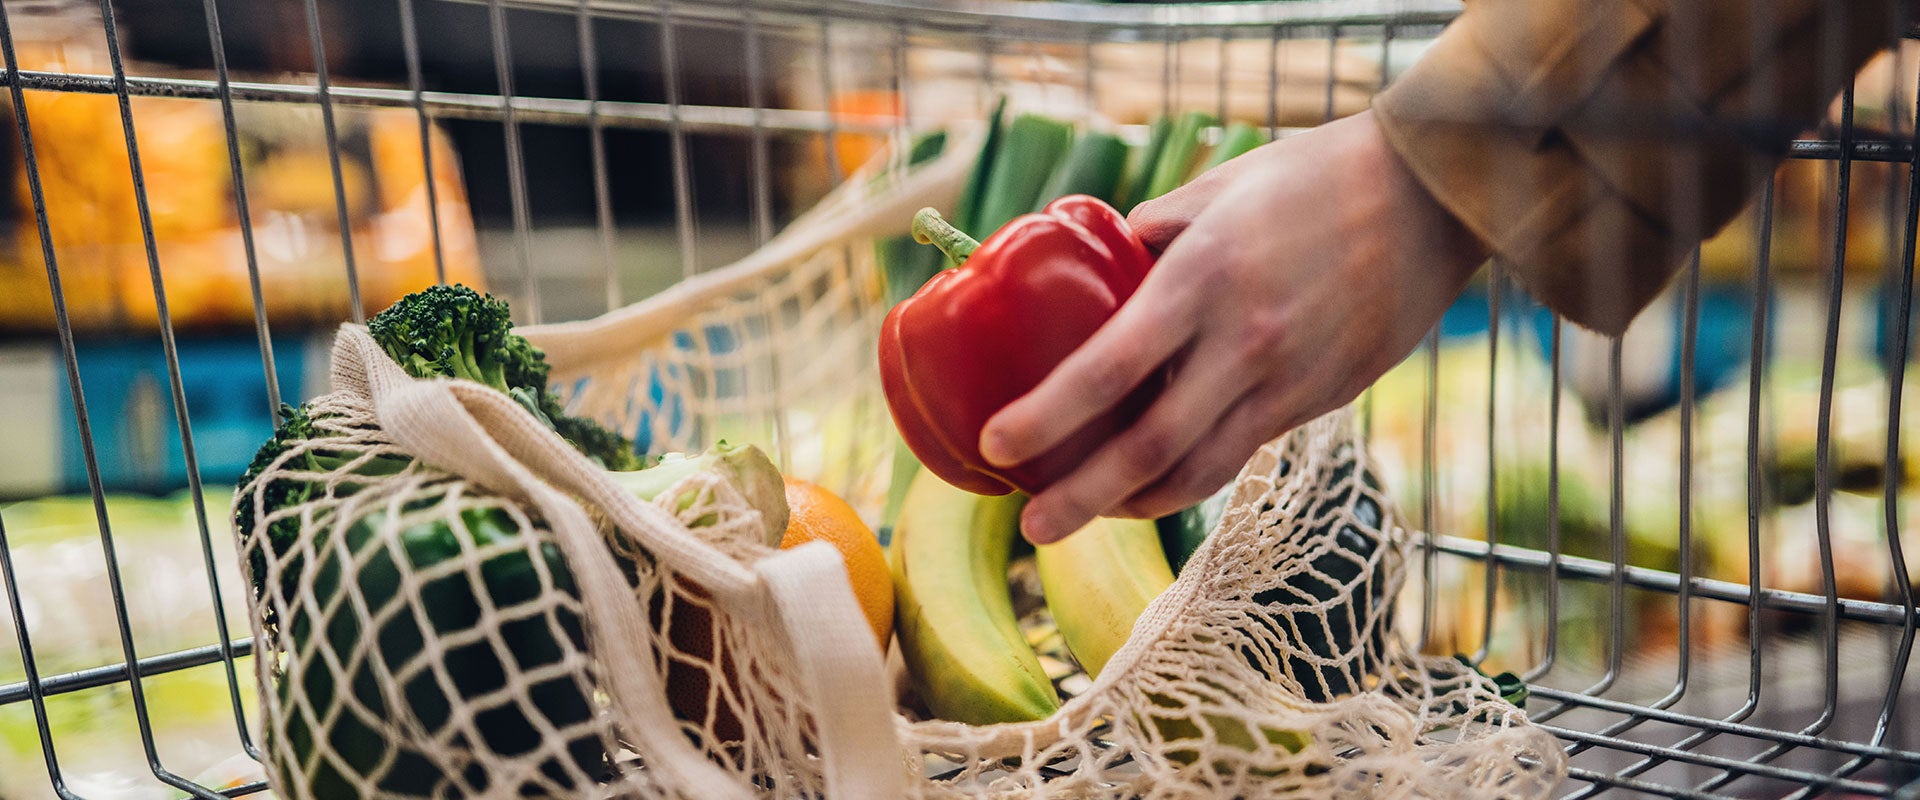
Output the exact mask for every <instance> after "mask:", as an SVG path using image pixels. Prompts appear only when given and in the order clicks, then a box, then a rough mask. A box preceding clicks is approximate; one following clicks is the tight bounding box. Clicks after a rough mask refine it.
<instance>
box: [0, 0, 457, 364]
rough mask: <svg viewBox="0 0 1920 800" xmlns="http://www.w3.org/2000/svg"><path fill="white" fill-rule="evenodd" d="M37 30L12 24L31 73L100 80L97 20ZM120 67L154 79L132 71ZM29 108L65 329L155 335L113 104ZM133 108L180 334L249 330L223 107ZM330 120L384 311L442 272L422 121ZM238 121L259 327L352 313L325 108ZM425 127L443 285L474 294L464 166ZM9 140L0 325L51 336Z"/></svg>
mask: <svg viewBox="0 0 1920 800" xmlns="http://www.w3.org/2000/svg"><path fill="white" fill-rule="evenodd" d="M41 23H42V24H40V25H37V26H34V27H32V28H28V29H23V31H22V32H21V36H22V37H23V38H22V39H21V41H20V42H19V46H18V47H19V59H20V62H21V67H22V68H23V69H26V70H37V71H47V72H68V73H74V74H94V75H98V74H105V73H108V72H109V71H110V69H109V65H108V63H107V61H106V54H105V50H104V48H103V47H102V46H101V45H102V44H103V43H102V42H95V41H92V39H94V38H98V37H99V34H98V28H97V27H93V28H89V27H88V26H85V25H70V26H65V27H62V26H60V25H58V24H55V23H53V22H52V21H46V20H42V21H41ZM93 24H94V25H97V24H98V23H97V22H96V23H93ZM128 72H130V73H138V74H146V75H151V74H156V73H161V72H163V70H161V69H160V68H156V67H154V66H152V65H129V67H128ZM282 80H283V81H286V80H288V79H284V78H283V79H282ZM295 80H297V79H295ZM25 103H26V112H27V118H28V123H29V124H30V125H31V127H32V133H33V144H34V150H35V153H34V155H35V159H34V162H35V163H36V164H37V165H38V167H39V178H40V186H41V192H42V196H43V198H44V201H45V204H46V222H47V227H48V230H49V231H50V233H51V236H52V240H53V241H52V244H53V251H54V255H55V257H56V258H57V260H58V264H59V267H60V278H61V289H62V290H63V292H64V294H65V299H66V307H67V314H68V317H69V319H70V320H71V322H72V323H73V325H74V327H75V328H76V329H78V330H81V331H104V332H113V331H129V330H132V331H138V330H151V329H153V328H154V327H155V325H156V324H157V320H158V311H157V304H156V301H155V292H154V286H153V275H152V272H153V270H152V267H151V264H150V262H149V260H148V257H147V250H146V239H145V236H144V235H143V230H142V225H141V220H140V215H139V210H138V206H137V203H136V200H137V196H136V194H135V191H134V189H135V187H134V184H133V180H132V168H131V163H130V160H129V158H128V154H127V147H126V140H125V138H124V132H123V130H122V125H121V117H120V110H119V103H118V100H117V98H115V97H113V96H112V95H98V94H80V93H68V92H48V91H29V92H26V93H25ZM131 109H132V118H133V126H134V130H135V136H136V141H137V143H138V146H139V155H140V166H141V172H142V174H143V175H144V178H145V181H144V188H145V191H146V200H147V204H148V211H149V214H150V218H151V222H152V234H153V244H154V248H155V251H156V253H157V255H158V261H159V265H160V270H159V271H160V277H161V278H162V280H163V285H164V287H165V291H166V299H167V304H168V308H169V311H170V314H171V317H172V320H173V324H174V325H175V326H176V327H180V328H189V329H192V328H202V329H205V328H233V327H241V326H249V325H252V324H253V289H252V284H251V280H250V277H249V270H248V260H247V253H246V249H245V246H244V240H243V238H242V231H241V227H240V222H241V221H240V219H239V211H238V208H239V204H238V203H237V202H236V199H235V196H234V185H233V177H232V171H231V161H230V159H229V155H228V147H227V137H226V131H225V126H224V121H223V117H222V112H221V108H220V104H219V103H218V102H217V101H212V100H198V99H181V98H162V97H135V98H133V99H132V101H131ZM335 115H336V122H337V126H338V139H337V141H338V143H339V148H338V149H339V163H340V173H341V174H340V184H341V187H340V189H341V190H340V191H339V193H338V195H339V196H342V197H344V199H345V206H346V220H345V222H344V224H345V225H346V226H347V229H348V231H350V234H351V240H352V248H353V252H352V255H353V260H354V263H355V267H356V270H355V271H356V272H357V277H358V283H359V289H360V296H361V304H362V306H363V308H368V309H378V308H381V307H384V306H386V305H388V304H390V303H392V302H393V301H395V300H397V299H399V298H400V296H402V295H404V294H406V293H407V292H409V291H413V290H416V289H419V288H421V287H423V286H426V285H430V284H432V283H434V282H435V280H436V278H437V273H436V263H435V258H434V240H433V226H432V220H431V218H430V217H429V212H430V208H429V205H428V202H427V194H428V193H427V180H428V176H427V174H426V166H425V161H424V159H423V157H422V153H421V138H420V128H419V120H418V118H417V117H416V116H415V115H414V112H412V111H411V110H407V109H359V108H346V107H339V108H336V110H335ZM5 116H6V118H7V119H8V120H11V119H12V115H11V114H7V115H5ZM234 117H235V124H236V127H237V130H238V135H239V138H240V153H241V169H242V174H243V175H244V176H245V181H246V189H247V200H248V212H249V213H248V217H249V221H250V223H251V227H252V233H253V237H254V249H255V254H254V255H255V259H254V260H255V263H256V264H257V265H258V269H259V275H260V284H261V286H260V288H261V294H262V298H263V300H264V301H265V307H266V310H267V314H268V317H269V319H270V320H271V321H272V322H273V323H274V324H275V325H276V326H282V325H294V326H304V325H318V326H325V325H330V324H333V323H335V322H338V321H341V320H343V319H346V318H347V317H348V316H349V315H350V314H351V311H352V305H351V294H350V292H349V281H348V272H347V267H346V264H347V259H346V253H345V252H344V251H343V248H342V243H341V236H340V230H341V225H342V220H341V216H340V210H339V206H338V204H337V202H336V190H335V186H334V177H333V171H332V163H331V159H330V158H329V155H328V149H327V142H326V138H325V134H324V129H323V127H322V120H321V117H320V110H319V108H318V107H317V106H307V105H290V104H266V103H237V104H236V105H235V113H234ZM8 127H9V128H11V127H12V125H8ZM429 133H430V146H431V148H432V150H433V173H434V174H433V176H432V180H433V189H434V194H435V196H436V197H435V199H436V200H437V201H438V209H437V211H438V215H439V224H440V239H441V241H440V245H441V248H442V257H443V261H444V265H445V269H446V279H447V280H448V281H457V282H462V283H466V284H469V285H481V284H482V283H483V282H482V279H481V273H480V263H479V256H478V251H477V248H476V244H475V235H474V231H473V222H472V215H471V213H470V211H469V208H468V205H467V198H466V190H465V186H464V184H463V182H462V180H461V176H460V169H459V162H458V157H457V155H456V154H455V152H454V150H453V147H452V145H451V143H450V142H449V141H448V139H447V137H446V136H445V134H444V133H443V132H442V131H440V130H439V129H438V128H433V129H430V132H429ZM4 146H5V147H6V149H8V150H11V151H12V158H10V159H9V160H10V161H11V162H12V164H11V167H10V168H11V170H12V172H13V174H12V175H11V176H10V181H11V184H12V193H13V196H14V201H15V208H16V213H15V215H14V219H13V220H12V222H13V226H12V227H13V231H12V246H11V247H5V246H0V330H13V331H44V330H50V329H52V328H53V326H54V311H53V302H52V297H51V292H50V288H49V285H48V280H47V275H46V265H45V263H44V258H43V255H42V245H41V242H40V237H39V235H38V231H37V228H36V226H35V224H34V216H33V208H34V201H33V197H32V192H31V188H30V186H29V182H28V175H27V171H26V169H25V162H24V159H22V158H21V157H20V152H19V136H18V132H17V131H12V130H10V131H8V133H7V135H6V136H5V137H4Z"/></svg>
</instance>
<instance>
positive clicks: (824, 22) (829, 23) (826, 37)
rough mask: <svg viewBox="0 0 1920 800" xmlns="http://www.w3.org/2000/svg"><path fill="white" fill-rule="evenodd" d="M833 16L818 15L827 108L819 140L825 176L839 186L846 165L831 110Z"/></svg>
mask: <svg viewBox="0 0 1920 800" xmlns="http://www.w3.org/2000/svg"><path fill="white" fill-rule="evenodd" d="M834 92H835V89H834V85H833V16H832V15H830V14H822V15H820V95H821V96H822V97H824V98H826V99H825V101H824V102H825V103H826V110H827V125H826V130H824V131H822V132H821V133H820V139H821V141H823V142H825V143H826V148H825V149H826V152H827V177H828V178H830V179H832V182H833V185H835V186H839V185H840V182H841V181H844V180H846V179H847V165H845V164H842V163H840V119H839V115H838V114H835V113H834V111H833V97H834Z"/></svg>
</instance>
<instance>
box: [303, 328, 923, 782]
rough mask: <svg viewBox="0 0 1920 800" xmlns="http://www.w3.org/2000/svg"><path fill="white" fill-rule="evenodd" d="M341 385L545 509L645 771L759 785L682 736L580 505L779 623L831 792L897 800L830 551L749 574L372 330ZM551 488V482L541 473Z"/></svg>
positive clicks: (343, 360)
mask: <svg viewBox="0 0 1920 800" xmlns="http://www.w3.org/2000/svg"><path fill="white" fill-rule="evenodd" d="M333 380H334V386H335V389H336V390H348V391H360V392H364V393H366V394H367V395H368V396H370V397H371V398H372V399H373V402H374V407H375V412H376V414H377V416H378V418H379V420H380V425H381V428H382V429H383V430H384V431H385V432H386V433H387V434H388V436H389V437H390V438H392V440H393V441H394V443H395V444H398V445H399V446H401V447H402V448H405V449H406V450H407V451H408V452H410V453H412V454H413V455H415V456H416V457H418V458H420V459H421V460H424V461H426V462H428V463H431V464H433V465H435V466H436V467H440V468H442V469H445V470H447V471H449V472H453V473H455V474H458V475H460V476H462V477H464V478H466V479H468V480H471V481H473V482H474V483H476V484H479V485H481V486H483V487H486V488H487V489H489V490H492V491H495V492H499V493H501V494H503V495H505V496H508V497H513V498H516V499H521V500H524V501H526V502H528V503H530V504H532V505H533V506H534V507H535V508H536V509H538V510H539V511H540V513H541V515H542V516H543V518H544V519H545V520H546V521H547V524H548V526H549V527H550V528H551V530H552V533H553V536H554V543H555V545H556V546H557V547H559V549H560V551H561V554H562V555H563V556H564V557H565V558H566V561H567V565H568V567H569V568H570V569H571V570H573V572H574V578H575V581H576V583H577V584H578V586H579V589H580V593H581V599H582V605H583V609H584V613H583V616H584V620H585V623H586V628H587V634H588V638H589V641H590V642H591V643H592V649H593V652H594V655H595V660H596V661H598V662H599V663H601V664H602V665H604V666H605V669H604V670H603V672H604V674H605V675H606V676H607V684H608V685H607V686H606V690H607V693H608V695H609V696H610V697H611V698H612V701H613V705H614V708H615V711H616V712H617V713H618V714H619V716H620V719H621V720H622V721H623V722H624V723H626V724H624V725H623V726H622V728H623V731H624V733H625V734H626V735H628V736H630V737H633V738H634V739H635V744H636V745H638V746H639V748H640V749H641V751H642V752H645V753H647V754H649V755H650V756H654V757H651V758H649V759H648V766H647V768H648V769H650V770H658V771H659V773H660V776H661V777H662V778H664V779H666V781H665V782H667V783H669V784H672V785H677V786H679V787H682V788H684V789H686V790H688V793H689V794H690V795H691V796H701V797H726V798H747V797H751V796H752V794H753V791H752V787H751V786H749V785H747V784H746V783H745V782H743V781H742V780H741V779H739V778H738V777H737V776H735V775H733V774H731V773H729V772H727V771H726V770H723V769H722V768H721V767H720V766H719V765H717V764H715V763H713V762H712V761H710V760H708V759H707V757H706V755H705V754H704V753H702V752H701V751H700V750H699V749H697V748H695V747H694V746H693V744H692V742H691V741H689V740H688V739H687V738H686V737H685V736H682V735H681V734H680V728H679V724H678V723H677V722H676V720H675V719H674V717H673V713H672V711H671V710H670V709H669V707H668V705H667V703H666V700H665V698H666V687H665V686H664V685H663V684H662V682H661V679H660V678H661V676H660V675H659V674H658V673H657V672H655V671H654V669H653V668H652V665H653V663H654V657H653V653H652V649H651V641H652V639H651V636H652V630H651V626H650V624H649V623H648V620H647V618H646V614H645V613H644V611H643V610H642V609H641V607H640V605H639V604H638V603H636V602H634V598H633V594H632V589H631V588H630V587H629V585H628V584H627V581H626V579H625V578H624V577H623V576H622V575H621V573H620V568H619V567H618V565H617V564H616V562H615V561H614V559H613V555H612V553H611V552H610V551H609V550H608V548H607V545H606V543H605V541H604V540H603V538H602V535H601V532H600V529H599V527H598V526H597V525H595V524H594V523H593V521H592V520H591V519H589V518H588V516H587V514H586V512H585V511H584V510H583V509H582V508H581V506H580V503H579V502H578V501H576V500H575V499H574V498H573V497H570V496H568V494H566V493H564V492H562V491H561V490H562V489H564V490H567V491H570V492H572V493H573V494H574V495H576V496H578V497H580V498H582V499H584V500H585V501H586V502H589V503H592V504H593V505H594V506H595V507H596V508H597V509H598V510H600V511H601V512H603V513H604V514H606V516H607V517H608V518H609V519H611V520H612V521H613V523H614V526H615V530H616V535H620V536H625V537H628V538H630V539H631V540H633V541H634V542H635V543H636V544H638V545H639V546H640V547H642V548H644V549H645V550H646V551H647V552H649V553H651V554H652V555H653V556H654V557H655V558H657V559H658V560H659V561H660V562H661V563H662V564H663V565H665V566H666V567H667V568H669V569H672V570H674V571H676V572H678V573H680V574H681V575H683V576H685V577H686V578H688V579H689V580H692V581H695V582H697V583H699V584H700V585H701V587H702V588H703V589H705V590H707V591H708V592H709V593H710V594H711V595H712V596H713V598H714V600H715V602H716V603H718V604H719V605H721V606H723V607H725V608H727V609H728V610H729V611H730V612H733V613H737V614H741V615H742V616H744V617H746V618H747V619H748V620H749V621H750V622H752V623H754V624H757V625H762V626H766V627H773V628H776V629H779V630H781V631H782V632H783V633H784V634H785V635H786V644H787V647H788V651H789V653H790V655H791V657H792V663H793V664H794V666H795V667H796V671H797V673H798V675H797V677H798V678H799V681H800V684H801V689H802V690H803V691H805V692H806V694H807V696H808V697H809V698H810V699H811V700H812V701H813V702H812V703H811V706H812V708H811V709H810V710H811V711H812V714H811V717H812V719H813V721H814V724H815V726H816V727H817V734H818V735H817V737H816V741H817V744H818V747H819V750H820V758H821V761H822V764H823V766H824V771H825V775H826V779H827V786H828V790H829V792H828V793H829V795H830V796H832V797H850V798H897V797H901V796H903V795H904V793H905V775H904V774H903V771H902V770H900V769H896V768H894V765H896V764H898V763H899V762H900V753H901V751H900V747H899V742H898V739H897V736H896V733H895V730H894V725H893V715H892V710H891V707H890V705H888V703H889V701H890V698H889V697H888V696H887V695H886V693H885V692H882V691H879V690H877V689H876V687H884V686H886V685H887V683H886V680H885V672H884V669H883V666H882V661H881V657H880V651H879V646H878V644H877V643H875V642H874V639H873V635H872V632H871V631H869V630H868V629H867V627H866V623H865V616H864V615H863V614H862V613H861V611H860V607H859V605H858V603H857V602H856V601H855V600H854V598H853V594H852V590H851V588H850V587H849V586H848V583H847V578H846V570H845V567H844V566H843V565H842V564H841V561H840V557H839V554H838V552H837V551H835V550H834V549H833V548H832V547H831V546H830V545H827V544H825V543H822V542H815V543H812V544H810V545H807V546H804V547H797V548H794V549H792V550H787V551H781V552H779V553H776V554H774V555H771V556H768V557H766V558H763V559H760V560H759V561H757V562H755V563H754V564H753V565H751V566H750V567H749V566H744V565H741V564H740V563H739V562H737V561H735V560H733V559H732V558H730V557H728V556H726V555H724V554H722V553H720V552H719V551H717V550H715V549H713V548H712V547H711V546H709V545H707V544H705V543H704V542H701V541H699V540H698V539H697V538H696V537H694V536H692V535H691V534H689V533H688V532H687V531H686V528H685V527H684V526H683V525H681V523H680V521H679V520H678V519H676V518H674V517H673V516H672V515H670V514H668V513H667V512H666V511H665V510H663V509H661V508H659V507H657V506H655V505H653V504H652V503H647V502H643V501H641V500H640V499H639V498H637V497H635V496H633V495H631V494H628V493H627V492H625V491H622V490H621V489H620V488H619V487H618V486H616V485H615V484H614V483H613V481H612V480H611V478H609V477H608V476H607V475H606V473H605V472H604V471H603V470H601V469H600V468H599V467H597V466H595V465H594V464H593V463H592V462H591V461H588V460H587V458H586V457H585V456H583V455H581V454H580V453H579V452H577V451H575V450H574V449H573V448H572V447H571V446H570V445H568V444H567V443H566V442H565V441H563V440H562V439H560V437H559V436H558V435H557V434H555V433H554V432H553V431H551V430H549V429H547V428H546V427H545V426H543V425H541V424H540V423H539V422H538V421H536V420H535V419H534V418H533V416H532V415H531V414H529V413H528V412H527V410H526V409H524V408H522V407H521V406H520V405H519V404H518V403H515V402H514V401H513V400H512V399H511V398H508V397H507V396H505V395H503V394H501V393H499V392H497V391H494V390H493V389H491V388H488V387H484V386H481V385H479V384H474V383H471V382H467V381H454V380H447V379H434V380H421V379H417V378H414V377H412V376H409V375H407V374H406V373H405V372H404V371H402V370H401V369H400V367H399V365H397V364H394V363H393V362H392V360H391V359H389V358H388V357H387V355H386V353H385V352H383V351H382V350H381V349H380V347H379V345H377V344H375V343H374V341H373V339H372V337H370V336H369V335H368V334H367V332H366V330H365V328H363V327H361V326H358V325H344V326H342V327H341V330H340V333H339V335H338V337H337V338H336V340H335V344H334V353H333ZM543 479H544V480H543Z"/></svg>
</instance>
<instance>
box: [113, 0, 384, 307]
mask: <svg viewBox="0 0 1920 800" xmlns="http://www.w3.org/2000/svg"><path fill="white" fill-rule="evenodd" d="M306 2H307V42H308V46H309V47H311V48H312V50H313V77H314V80H315V81H316V82H317V83H318V87H319V100H320V125H321V128H322V129H323V130H324V131H325V132H326V136H327V166H328V168H329V169H331V170H332V172H333V208H334V214H335V216H338V217H339V218H340V256H341V258H343V259H345V262H346V265H347V293H348V296H349V297H350V298H351V300H352V302H353V321H354V322H366V321H367V311H366V307H365V306H363V305H361V301H360V271H359V267H358V266H356V264H355V261H354V257H353V218H352V217H351V216H350V215H349V214H348V212H347V182H346V179H345V178H344V177H343V176H342V174H341V172H340V134H339V130H338V129H337V128H336V127H335V126H334V122H333V92H332V84H331V83H330V82H329V80H328V78H327V46H326V44H325V43H324V42H322V41H321V39H320V5H319V3H318V2H317V0H306ZM109 27H111V26H109ZM122 77H124V75H123V76H122ZM123 93H124V92H123Z"/></svg>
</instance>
